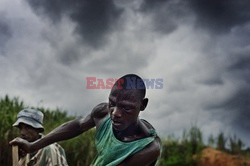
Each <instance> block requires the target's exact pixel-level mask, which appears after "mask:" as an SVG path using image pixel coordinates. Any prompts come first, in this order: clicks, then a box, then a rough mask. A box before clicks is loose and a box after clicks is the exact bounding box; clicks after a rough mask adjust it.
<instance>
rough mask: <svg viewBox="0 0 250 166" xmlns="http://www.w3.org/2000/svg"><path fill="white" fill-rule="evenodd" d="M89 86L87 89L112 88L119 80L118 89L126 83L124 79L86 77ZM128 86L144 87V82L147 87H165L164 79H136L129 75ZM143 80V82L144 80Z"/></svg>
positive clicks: (133, 87) (130, 87)
mask: <svg viewBox="0 0 250 166" xmlns="http://www.w3.org/2000/svg"><path fill="white" fill-rule="evenodd" d="M86 80H87V86H86V89H112V87H113V85H114V83H115V82H116V81H117V83H118V84H117V87H116V88H117V89H123V87H122V84H123V83H124V79H114V78H108V79H101V78H96V77H86ZM126 81H127V87H126V89H135V87H137V89H143V88H144V87H143V83H144V84H145V86H146V89H163V79H162V78H155V79H142V80H139V79H138V80H136V77H127V78H126ZM142 81H143V82H142Z"/></svg>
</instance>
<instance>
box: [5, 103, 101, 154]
mask: <svg viewBox="0 0 250 166" xmlns="http://www.w3.org/2000/svg"><path fill="white" fill-rule="evenodd" d="M102 105H103V104H99V105H97V106H96V107H95V108H94V109H93V110H92V112H91V114H89V115H88V116H87V117H85V118H81V119H75V120H72V121H69V122H66V123H64V124H62V125H61V126H59V127H57V128H56V129H54V130H53V131H51V132H50V133H49V134H47V135H46V136H45V137H43V138H41V139H39V140H37V141H35V142H32V143H29V142H27V141H26V140H23V139H21V138H16V139H14V140H12V141H11V142H10V145H18V146H19V148H21V149H22V150H24V151H25V152H27V153H31V152H34V151H37V150H39V149H41V148H43V147H45V146H48V145H50V144H52V143H54V142H58V141H62V140H67V139H70V138H74V137H76V136H78V135H80V134H81V133H83V132H85V131H87V130H89V129H90V128H93V127H94V126H95V125H96V124H95V121H96V120H95V119H96V118H95V117H97V118H99V116H100V115H102V112H103V111H102V109H104V108H105V107H104V106H102Z"/></svg>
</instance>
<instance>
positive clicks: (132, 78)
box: [112, 74, 146, 99]
mask: <svg viewBox="0 0 250 166" xmlns="http://www.w3.org/2000/svg"><path fill="white" fill-rule="evenodd" d="M114 88H116V89H120V90H132V89H136V90H138V92H139V94H140V97H141V98H142V99H144V97H145V95H146V86H145V84H144V81H143V79H142V78H141V77H139V76H138V75H136V74H127V75H124V76H122V77H121V78H119V79H118V80H117V81H116V82H115V84H114V86H113V88H112V89H114Z"/></svg>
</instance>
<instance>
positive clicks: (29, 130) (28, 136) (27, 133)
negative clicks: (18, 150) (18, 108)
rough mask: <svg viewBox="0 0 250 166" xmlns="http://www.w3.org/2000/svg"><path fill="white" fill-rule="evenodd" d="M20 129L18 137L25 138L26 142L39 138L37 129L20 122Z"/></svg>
mask: <svg viewBox="0 0 250 166" xmlns="http://www.w3.org/2000/svg"><path fill="white" fill-rule="evenodd" d="M18 128H19V131H20V137H21V138H22V139H25V140H27V141H28V142H33V141H36V140H37V139H38V138H39V132H38V130H37V129H35V128H33V127H31V126H29V125H26V124H24V123H20V124H19V125H18Z"/></svg>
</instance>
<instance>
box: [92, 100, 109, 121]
mask: <svg viewBox="0 0 250 166" xmlns="http://www.w3.org/2000/svg"><path fill="white" fill-rule="evenodd" d="M108 113H109V109H108V103H100V104H98V105H97V106H95V107H94V108H93V110H92V112H91V116H92V117H93V118H94V119H102V118H104V117H105V116H106V115H107V114H108Z"/></svg>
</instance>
